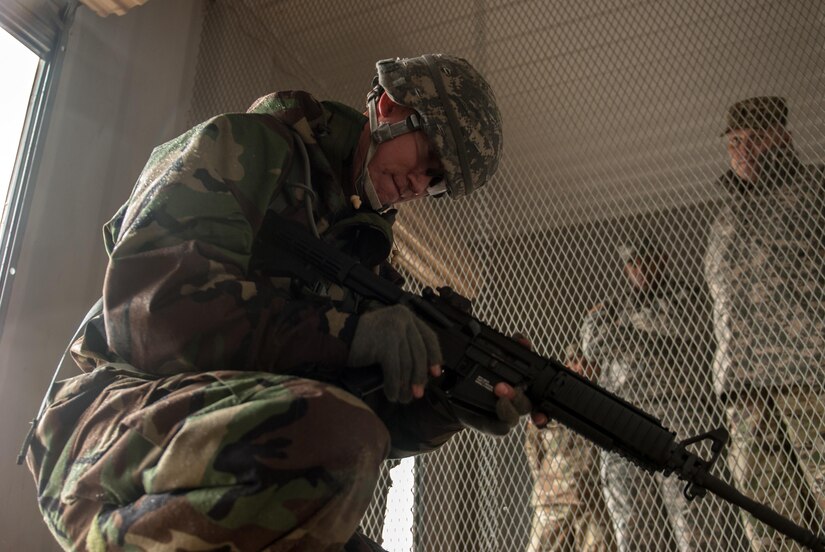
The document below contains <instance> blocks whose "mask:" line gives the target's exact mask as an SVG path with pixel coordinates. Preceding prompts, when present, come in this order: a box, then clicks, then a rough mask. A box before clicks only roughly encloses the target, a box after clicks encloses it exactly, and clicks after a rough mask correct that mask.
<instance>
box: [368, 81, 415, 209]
mask: <svg viewBox="0 0 825 552" xmlns="http://www.w3.org/2000/svg"><path fill="white" fill-rule="evenodd" d="M383 92H384V89H383V88H382V87H381V86H380V85H376V87H375V88H373V89H372V92H370V94H369V96H368V97H367V110H368V111H369V120H370V148H369V150H367V156H366V158H365V159H364V167H363V169H362V171H361V178H360V181H359V183H358V188H359V189H358V193H359V195H361V196H362V199H366V200H367V201H368V202H369V204H370V207H372V209H373V210H374V211H384V210H386V209H389V208H390V207H392V205H383V204H382V203H381V200H380V199H379V198H378V192H376V191H375V184H374V183H373V182H372V178H371V177H370V171H369V163H370V161H371V160H372V158H373V156H375V151H376V150H377V149H378V145H379V144H382V143H384V142H387V141H389V140H392V139H393V138H398V137H399V136H401V135H404V134H407V133H408V132H415V131H416V130H421V129H422V128H423V127H422V124H421V117H420V116H419V115H418V113H413V114H412V115H410V116H409V117H407V118H406V119H404V120H403V121H399V122H397V123H380V124H379V123H378V99H379V98H380V97H381V94H382V93H383Z"/></svg>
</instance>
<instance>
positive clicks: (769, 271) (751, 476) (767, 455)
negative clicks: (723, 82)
mask: <svg viewBox="0 0 825 552" xmlns="http://www.w3.org/2000/svg"><path fill="white" fill-rule="evenodd" d="M787 117H788V107H787V103H786V101H785V99H784V98H780V97H766V96H761V97H754V98H749V99H746V100H743V101H740V102H737V103H736V104H734V105H733V106H731V107H730V109H729V111H728V114H727V128H726V129H725V132H724V133H723V136H724V137H725V140H726V145H727V151H728V155H729V159H730V167H731V168H730V170H728V171H727V172H726V173H725V174H723V175H722V176H721V177H720V178H719V180H718V185H719V186H720V187H721V188H722V189H724V191H725V193H726V195H727V201H726V203H725V204H724V206H723V208H722V210H721V212H720V213H719V215H718V217H717V218H716V220H715V221H714V223H713V225H712V227H711V230H710V235H709V241H708V249H707V252H706V256H705V276H706V279H707V283H708V287H709V288H710V291H711V295H712V297H713V302H714V309H713V320H714V332H715V334H716V342H717V348H716V355H715V358H714V363H713V376H714V385H715V387H716V390H717V392H718V393H719V394H720V395H721V396H722V397H724V398H725V400H726V408H727V415H728V424H729V426H730V432H731V445H730V449H729V457H728V460H729V465H730V469H731V471H732V474H733V476H734V479H735V482H736V483H737V486H738V487H739V488H740V489H741V490H742V491H743V492H744V493H745V494H748V495H750V496H752V497H753V498H755V499H756V500H758V501H761V502H764V503H766V504H769V505H772V506H773V508H774V509H776V510H778V511H779V512H781V513H782V514H784V515H786V516H788V517H790V518H792V519H794V520H795V521H797V522H798V523H801V524H802V525H805V526H808V527H810V528H812V529H813V530H819V531H820V532H821V531H822V529H823V528H825V525H824V524H823V512H824V511H825V489H823V484H825V475H823V474H825V456H823V455H825V440H823V434H824V433H825V394H823V380H825V369H823V368H825V366H823V354H825V269H824V268H823V260H825V241H823V230H825V212H824V211H823V198H825V190H823V186H825V178H823V170H822V168H821V167H814V166H810V165H804V164H803V163H802V162H801V161H800V160H799V158H798V157H797V155H796V152H795V150H794V147H793V144H792V141H791V136H790V134H789V132H788V130H787V128H786V125H787ZM745 522H746V529H747V532H748V536H749V539H750V543H751V548H752V549H753V550H758V551H766V550H777V549H779V547H781V546H784V547H783V548H782V550H799V549H801V548H800V547H799V546H798V545H796V544H795V543H793V542H791V541H788V542H787V543H786V544H782V542H783V538H782V536H781V535H779V534H777V533H776V532H775V531H773V530H771V529H770V528H768V527H767V526H765V525H764V524H762V523H760V522H758V521H756V520H754V519H753V518H752V517H750V516H749V515H746V516H745Z"/></svg>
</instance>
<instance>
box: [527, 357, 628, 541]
mask: <svg viewBox="0 0 825 552" xmlns="http://www.w3.org/2000/svg"><path fill="white" fill-rule="evenodd" d="M566 364H567V366H568V367H569V368H571V369H572V370H575V371H577V372H579V373H580V374H583V375H585V376H587V377H589V378H592V377H594V376H595V374H593V373H592V371H593V370H592V368H593V367H592V365H588V363H587V361H586V359H585V358H584V355H583V354H582V352H581V349H580V348H579V347H578V346H577V345H573V346H572V347H569V348H568V351H567V354H566ZM524 449H525V453H526V454H527V461H528V464H529V466H530V472H531V474H532V475H533V492H532V495H531V498H530V503H531V505H532V507H533V523H532V530H531V533H530V541H529V544H528V546H527V552H608V551H612V550H614V549H615V547H614V546H613V542H612V540H613V539H612V535H611V530H610V527H609V521H608V519H607V511H606V509H605V506H604V501H603V499H602V496H601V494H602V493H601V489H600V485H599V474H598V455H599V452H598V450H597V448H596V446H595V445H593V444H592V443H589V442H588V441H586V440H585V439H584V438H583V437H581V436H579V435H576V434H575V433H573V432H572V431H571V430H570V429H568V428H566V427H564V426H562V425H561V424H560V423H558V422H555V421H553V422H550V424H548V425H547V427H546V428H544V429H543V430H539V429H537V428H536V427H535V426H534V425H532V424H528V425H527V427H526V439H525V442H524Z"/></svg>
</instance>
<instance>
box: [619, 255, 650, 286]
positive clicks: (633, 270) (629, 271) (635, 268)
mask: <svg viewBox="0 0 825 552" xmlns="http://www.w3.org/2000/svg"><path fill="white" fill-rule="evenodd" d="M624 274H625V276H626V277H627V280H628V281H629V282H630V285H632V286H633V287H635V288H637V289H639V290H641V291H645V290H647V289H649V288H650V287H652V286H653V285H654V284H655V283H656V280H657V279H658V277H659V268H658V266H657V265H656V263H655V262H653V261H651V260H645V259H636V260H634V261H630V262H628V263H627V264H625V265H624Z"/></svg>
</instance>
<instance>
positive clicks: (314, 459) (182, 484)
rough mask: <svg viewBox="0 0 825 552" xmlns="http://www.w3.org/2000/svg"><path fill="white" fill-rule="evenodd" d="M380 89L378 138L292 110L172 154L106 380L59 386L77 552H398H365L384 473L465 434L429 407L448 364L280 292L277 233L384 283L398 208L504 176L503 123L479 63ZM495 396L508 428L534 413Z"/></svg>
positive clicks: (403, 68) (279, 107)
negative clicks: (322, 245) (371, 388)
mask: <svg viewBox="0 0 825 552" xmlns="http://www.w3.org/2000/svg"><path fill="white" fill-rule="evenodd" d="M377 69H378V77H377V83H378V86H377V87H376V88H375V89H374V90H373V92H372V93H371V94H370V96H369V98H368V113H369V118H367V117H365V116H364V115H362V114H361V113H359V112H357V111H355V110H353V109H351V108H348V107H345V106H343V105H341V104H338V103H335V102H319V101H317V100H315V99H314V98H313V97H312V96H310V95H309V94H307V93H306V92H282V93H275V94H271V95H269V96H266V97H264V98H261V99H260V100H259V101H258V102H256V103H255V104H254V105H253V106H252V107H251V108H250V110H249V112H248V113H245V114H227V115H220V116H217V117H214V118H212V119H210V120H208V121H206V122H204V123H202V124H200V125H198V126H196V127H195V128H193V129H191V130H190V131H188V132H186V133H185V134H183V135H181V136H180V137H178V138H175V139H173V140H171V141H170V142H168V143H166V144H164V145H162V146H159V147H158V148H156V149H155V150H154V151H153V153H152V155H151V157H150V159H149V162H148V164H147V165H146V167H145V169H144V170H143V172H142V173H141V175H140V177H139V179H138V182H137V184H136V186H135V188H134V191H133V192H132V195H131V197H130V198H129V200H128V202H127V203H126V204H125V205H124V207H123V208H122V209H121V210H120V211H119V212H118V213H117V214H116V215H115V217H114V218H113V219H112V220H111V221H110V222H109V223H108V224H107V225H106V227H105V232H104V234H105V242H106V250H107V252H108V254H109V265H108V268H107V270H106V278H105V283H104V289H103V297H104V307H103V312H102V314H99V315H97V316H95V317H94V318H93V319H92V320H91V321H90V322H89V323H88V324H86V326H85V330H84V332H83V334H82V336H81V338H80V339H79V340H78V341H77V342H76V343H75V346H74V348H73V356H74V358H75V360H76V362H77V364H78V365H79V366H80V367H81V369H82V370H83V371H84V372H85V373H84V374H83V375H80V376H77V377H74V378H71V379H69V380H66V381H63V382H61V383H59V384H58V385H57V387H56V389H55V392H54V393H53V396H52V399H51V403H50V405H49V407H48V409H47V410H46V411H45V414H44V415H43V417H42V419H41V420H40V423H39V425H38V426H37V431H36V434H35V438H34V441H33V443H32V446H31V450H30V453H29V455H28V464H29V467H30V469H31V471H32V472H33V474H34V477H35V480H36V483H37V494H38V500H39V505H40V508H41V511H42V513H43V516H44V518H45V520H46V523H47V524H48V526H49V528H50V529H51V531H52V532H53V533H54V535H55V537H56V538H57V539H58V541H59V542H60V544H61V545H62V546H63V547H64V548H65V549H67V550H95V551H96V550H227V551H228V550H340V549H341V548H342V547H345V548H346V549H347V550H361V549H376V548H377V547H376V546H375V545H371V544H370V543H369V542H368V541H367V540H366V539H364V538H362V537H361V536H359V535H358V534H354V533H355V531H356V527H357V526H358V522H359V520H360V518H361V516H362V514H363V513H364V511H365V509H366V508H367V505H368V503H369V500H370V498H371V496H372V492H373V487H374V485H375V482H376V477H377V475H378V469H379V464H380V463H381V462H382V461H383V460H384V458H386V457H387V456H388V455H390V456H393V457H401V456H405V455H410V454H414V453H418V452H422V451H427V450H431V449H433V448H435V447H437V446H439V445H440V444H442V443H444V442H445V441H446V440H447V439H448V438H449V437H450V436H451V435H452V434H453V433H455V432H456V431H458V430H459V429H460V428H461V425H460V423H459V422H458V421H457V419H456V417H455V416H454V415H453V413H452V411H451V410H450V409H449V407H448V405H446V404H443V403H441V402H439V401H438V400H437V399H436V398H435V396H434V394H433V393H431V391H430V390H429V388H426V387H425V383H426V380H427V377H428V375H429V374H433V375H434V374H437V373H438V372H439V371H440V366H439V363H440V361H441V352H440V349H439V345H438V341H437V337H436V336H435V334H434V333H433V331H432V330H431V329H430V328H428V327H427V326H426V325H424V324H423V323H422V322H421V321H419V320H418V319H417V318H416V317H415V316H414V315H413V314H412V312H411V311H409V310H407V309H406V307H403V306H394V307H384V308H378V307H375V306H371V307H369V308H368V306H366V305H364V304H363V303H362V302H361V301H360V300H359V298H358V297H355V296H353V295H352V294H351V293H349V292H345V291H344V290H341V289H340V288H334V287H331V286H328V285H325V283H324V282H299V281H297V280H294V279H290V278H289V277H284V276H283V275H278V273H277V271H275V272H273V271H271V270H270V269H271V268H272V267H273V266H277V265H278V259H275V258H271V255H268V253H269V252H270V251H271V247H269V246H270V245H271V242H272V240H274V239H276V236H273V235H272V234H271V232H269V231H268V230H267V228H268V227H267V221H268V220H271V217H272V216H273V215H274V214H276V213H277V214H279V215H280V216H283V217H287V218H290V219H293V220H295V221H298V222H300V223H302V224H305V225H307V226H309V227H310V228H313V227H314V228H315V230H316V231H317V232H319V233H321V234H322V235H323V237H324V238H325V239H328V240H330V241H331V242H333V243H335V244H336V245H337V246H339V247H341V248H343V249H344V250H346V251H347V252H349V253H351V254H353V255H357V256H358V257H360V259H361V260H362V261H363V262H364V263H367V264H370V265H377V264H379V263H380V262H381V261H382V260H384V259H385V258H386V257H387V253H388V252H389V251H390V246H391V244H392V234H391V226H390V222H391V221H390V220H389V215H388V214H387V213H386V211H387V208H388V207H390V206H391V205H393V204H395V203H398V202H401V201H406V200H410V199H415V198H419V197H424V196H427V195H432V194H443V193H448V194H450V195H451V196H453V197H460V196H464V195H468V194H470V193H471V192H473V191H474V190H475V189H476V188H479V187H481V186H483V185H484V184H485V183H486V182H487V181H488V180H489V179H490V178H491V177H492V175H493V173H494V172H495V170H496V167H497V165H498V160H499V156H500V151H501V122H500V117H499V113H498V110H497V107H496V104H495V100H494V97H493V95H492V92H491V90H490V88H489V86H488V85H487V83H486V82H485V81H484V80H483V78H482V77H481V76H480V75H479V74H478V73H477V72H476V71H475V70H474V69H473V68H472V67H471V66H470V65H469V64H468V63H467V62H466V61H464V60H461V59H458V58H454V57H451V56H447V55H441V54H437V55H431V56H421V57H417V58H409V59H399V60H386V61H383V62H379V63H378V65H377ZM308 213H311V216H308ZM381 213H384V215H385V216H383V217H382V216H381ZM371 365H380V366H381V369H382V373H383V377H384V394H383V395H382V394H373V395H370V396H369V397H368V399H369V401H370V404H366V403H365V402H364V401H363V400H361V399H360V398H358V397H357V396H355V395H354V394H351V393H349V392H347V391H345V390H344V389H343V385H344V384H343V383H342V382H343V381H344V380H346V378H347V375H348V371H349V370H353V369H354V367H359V366H371ZM495 392H496V394H497V395H498V396H499V397H500V400H499V402H500V406H501V408H500V409H499V411H500V412H501V413H502V417H503V418H504V419H505V420H506V422H507V423H508V424H515V422H516V420H517V418H518V416H519V415H520V414H522V413H524V411H525V410H527V409H529V401H526V402H525V399H524V395H523V393H520V392H516V391H515V390H513V389H512V388H510V387H508V386H506V385H501V386H499V387H497V388H496V390H495ZM371 546H372V547H373V548H370V547H371Z"/></svg>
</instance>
